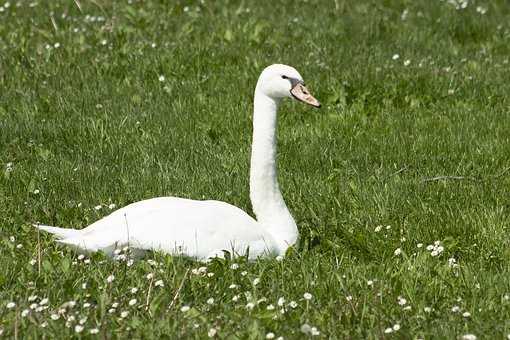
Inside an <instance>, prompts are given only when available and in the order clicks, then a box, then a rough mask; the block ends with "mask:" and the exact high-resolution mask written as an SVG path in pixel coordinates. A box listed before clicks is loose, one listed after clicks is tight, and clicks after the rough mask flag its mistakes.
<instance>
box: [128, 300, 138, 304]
mask: <svg viewBox="0 0 510 340" xmlns="http://www.w3.org/2000/svg"><path fill="white" fill-rule="evenodd" d="M136 303H137V300H136V299H131V300H129V302H128V304H129V305H130V306H134V305H135V304H136Z"/></svg>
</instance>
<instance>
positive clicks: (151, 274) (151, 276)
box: [145, 273, 154, 280]
mask: <svg viewBox="0 0 510 340" xmlns="http://www.w3.org/2000/svg"><path fill="white" fill-rule="evenodd" d="M145 277H146V278H147V280H152V279H153V278H154V274H153V273H149V274H147V276H145Z"/></svg>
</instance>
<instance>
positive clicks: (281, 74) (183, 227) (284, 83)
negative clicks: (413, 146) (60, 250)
mask: <svg viewBox="0 0 510 340" xmlns="http://www.w3.org/2000/svg"><path fill="white" fill-rule="evenodd" d="M286 97H294V98H296V99H298V100H300V101H302V102H305V103H308V104H310V105H312V106H315V107H320V103H319V102H318V101H317V100H316V99H315V98H314V97H313V96H312V95H310V93H309V92H308V90H307V89H306V87H305V85H304V83H303V79H302V77H301V75H300V74H299V73H298V72H297V71H296V70H295V69H294V68H292V67H290V66H286V65H281V64H275V65H271V66H268V67H266V68H265V69H264V71H263V72H262V73H261V75H260V77H259V79H258V82H257V87H256V88H255V99H254V110H253V145H252V153H251V169H250V199H251V203H252V206H253V211H254V212H255V215H256V216H257V220H255V219H253V218H252V217H250V216H249V215H248V214H247V213H245V212H244V211H242V210H241V209H239V208H237V207H235V206H233V205H230V204H228V203H225V202H219V201H195V200H189V199H183V198H177V197H159V198H153V199H148V200H144V201H140V202H136V203H132V204H130V205H128V206H125V207H123V208H121V209H118V210H116V211H114V212H113V213H111V214H110V215H108V216H106V217H104V218H102V219H101V220H99V221H97V222H95V223H93V224H91V225H89V226H88V227H86V228H85V229H82V230H76V229H66V228H58V227H51V226H45V225H36V227H37V228H39V229H41V230H44V231H47V232H49V233H52V234H55V235H56V236H57V238H58V239H59V240H58V242H59V243H62V244H65V245H69V246H71V247H73V248H75V249H76V250H78V251H79V252H86V253H88V252H94V251H98V250H101V251H104V252H105V253H106V254H107V255H109V256H112V255H113V253H114V250H115V249H118V248H122V247H125V246H129V247H130V249H132V251H134V252H135V253H137V254H138V255H141V254H142V253H143V252H144V251H145V250H159V251H163V252H166V253H170V254H174V255H184V256H190V257H194V258H196V259H198V260H200V261H207V260H208V259H209V258H212V257H216V256H220V257H222V256H223V255H224V251H229V252H230V253H231V254H233V255H234V256H239V255H245V254H246V253H247V252H248V255H249V258H250V259H254V258H257V257H259V256H266V255H284V254H285V251H286V250H287V248H288V247H289V246H291V245H293V244H294V243H296V241H297V239H298V235H299V233H298V229H297V227H296V223H295V222H294V219H293V218H292V216H291V214H290V212H289V210H288V209H287V206H286V205H285V202H284V200H283V197H282V194H281V192H280V188H279V187H278V181H277V169H276V125H277V124H276V118H277V117H276V114H277V109H278V105H279V104H280V101H281V99H283V98H286Z"/></svg>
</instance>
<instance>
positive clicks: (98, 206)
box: [94, 205, 102, 210]
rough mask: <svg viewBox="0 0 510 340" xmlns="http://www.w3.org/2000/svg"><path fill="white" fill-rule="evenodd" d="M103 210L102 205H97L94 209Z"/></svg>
mask: <svg viewBox="0 0 510 340" xmlns="http://www.w3.org/2000/svg"><path fill="white" fill-rule="evenodd" d="M101 208H102V206H101V205H96V206H95V207H94V210H101Z"/></svg>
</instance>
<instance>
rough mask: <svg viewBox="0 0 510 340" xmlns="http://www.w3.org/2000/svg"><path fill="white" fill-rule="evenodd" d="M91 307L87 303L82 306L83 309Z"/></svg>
mask: <svg viewBox="0 0 510 340" xmlns="http://www.w3.org/2000/svg"><path fill="white" fill-rule="evenodd" d="M90 306H91V304H90V303H89V302H85V303H84V304H83V308H89V307H90Z"/></svg>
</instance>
